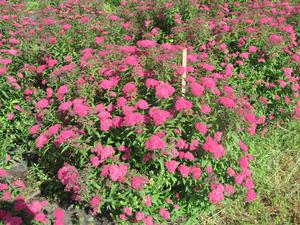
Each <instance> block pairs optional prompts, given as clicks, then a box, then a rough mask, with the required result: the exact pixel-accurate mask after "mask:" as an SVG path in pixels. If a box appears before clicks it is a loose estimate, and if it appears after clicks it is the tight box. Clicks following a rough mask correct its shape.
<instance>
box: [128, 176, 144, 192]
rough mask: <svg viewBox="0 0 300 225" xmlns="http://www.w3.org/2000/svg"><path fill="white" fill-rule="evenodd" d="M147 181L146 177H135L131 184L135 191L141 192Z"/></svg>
mask: <svg viewBox="0 0 300 225" xmlns="http://www.w3.org/2000/svg"><path fill="white" fill-rule="evenodd" d="M145 182H146V180H145V178H144V177H142V176H140V177H138V176H134V177H133V178H131V180H130V183H131V186H132V188H133V189H135V190H140V189H141V188H142V185H143V184H145Z"/></svg>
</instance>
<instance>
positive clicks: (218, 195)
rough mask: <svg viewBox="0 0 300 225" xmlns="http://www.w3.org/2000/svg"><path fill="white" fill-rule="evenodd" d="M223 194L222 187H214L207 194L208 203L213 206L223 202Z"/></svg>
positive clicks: (219, 185) (220, 185)
mask: <svg viewBox="0 0 300 225" xmlns="http://www.w3.org/2000/svg"><path fill="white" fill-rule="evenodd" d="M223 193H224V186H223V185H222V184H218V185H216V187H214V189H213V190H212V191H211V192H210V193H209V194H208V198H209V202H210V203H213V204H215V203H218V202H220V201H222V200H224V195H223Z"/></svg>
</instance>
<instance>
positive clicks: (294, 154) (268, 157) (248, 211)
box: [200, 121, 300, 225]
mask: <svg viewBox="0 0 300 225" xmlns="http://www.w3.org/2000/svg"><path fill="white" fill-rule="evenodd" d="M245 142H246V143H247V145H248V147H249V149H250V153H251V154H252V155H253V156H254V161H252V162H251V164H250V166H251V169H252V172H253V180H254V183H255V190H256V193H257V199H256V200H255V201H254V202H252V203H251V204H246V203H245V201H244V199H243V198H239V199H231V200H226V201H225V202H224V204H223V207H222V208H221V207H215V208H214V209H213V211H212V212H210V213H207V214H201V215H200V221H202V224H231V225H233V224H243V225H248V224H249V225H250V224H251V225H252V224H259V225H269V224H270V225H273V224H278V225H279V224H280V225H283V224H285V225H292V224H300V214H299V211H300V151H299V150H300V123H299V122H297V121H292V122H289V123H287V124H286V125H285V126H284V127H282V126H278V127H277V128H276V129H270V130H269V131H268V132H267V133H266V134H265V135H264V136H260V135H256V136H254V137H251V138H248V139H247V140H245Z"/></svg>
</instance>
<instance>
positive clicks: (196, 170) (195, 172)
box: [190, 166, 202, 180]
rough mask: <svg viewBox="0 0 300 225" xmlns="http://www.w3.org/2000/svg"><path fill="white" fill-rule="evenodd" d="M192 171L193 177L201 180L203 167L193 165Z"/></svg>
mask: <svg viewBox="0 0 300 225" xmlns="http://www.w3.org/2000/svg"><path fill="white" fill-rule="evenodd" d="M190 173H191V174H192V176H193V178H194V179H195V180H199V179H200V176H201V173H202V171H201V169H200V168H199V167H195V166H192V167H191V168H190Z"/></svg>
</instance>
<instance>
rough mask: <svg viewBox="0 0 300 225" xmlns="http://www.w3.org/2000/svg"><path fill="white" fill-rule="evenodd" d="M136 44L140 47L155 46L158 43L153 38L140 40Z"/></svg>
mask: <svg viewBox="0 0 300 225" xmlns="http://www.w3.org/2000/svg"><path fill="white" fill-rule="evenodd" d="M136 44H137V46H138V47H140V48H153V47H154V46H155V45H156V42H155V41H152V40H139V41H137V43H136Z"/></svg>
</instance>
